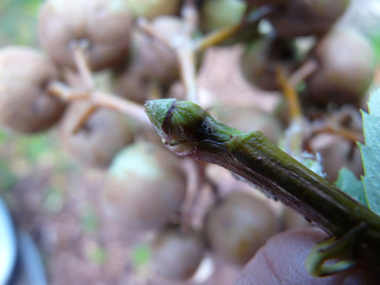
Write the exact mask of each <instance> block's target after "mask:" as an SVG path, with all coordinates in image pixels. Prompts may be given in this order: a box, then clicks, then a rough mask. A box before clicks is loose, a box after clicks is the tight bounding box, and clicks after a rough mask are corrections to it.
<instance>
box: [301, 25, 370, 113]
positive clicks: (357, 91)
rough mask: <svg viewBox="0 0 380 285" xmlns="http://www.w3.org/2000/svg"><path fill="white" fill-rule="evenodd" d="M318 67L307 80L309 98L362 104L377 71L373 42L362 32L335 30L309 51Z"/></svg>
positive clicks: (321, 102) (317, 101) (326, 103)
mask: <svg viewBox="0 0 380 285" xmlns="http://www.w3.org/2000/svg"><path fill="white" fill-rule="evenodd" d="M310 58H312V59H315V60H317V62H318V64H319V68H318V69H317V71H316V72H315V73H314V74H312V75H311V76H310V77H309V78H308V79H307V80H306V93H307V96H308V99H309V100H310V101H311V102H313V103H314V104H318V105H320V106H327V105H328V104H329V103H334V104H336V105H342V104H359V103H360V101H361V99H362V98H363V96H364V95H365V93H366V91H367V89H368V88H369V86H370V84H371V82H372V79H373V76H374V72H375V63H376V62H375V55H374V51H373V49H372V46H371V44H370V43H369V42H368V41H367V40H366V39H365V38H364V37H363V36H361V35H360V34H358V33H357V32H355V31H349V30H342V31H339V30H333V31H331V32H330V33H329V34H327V35H326V36H325V37H323V38H322V39H321V40H320V41H319V42H318V44H317V46H316V47H315V49H314V50H313V51H312V53H311V54H310Z"/></svg>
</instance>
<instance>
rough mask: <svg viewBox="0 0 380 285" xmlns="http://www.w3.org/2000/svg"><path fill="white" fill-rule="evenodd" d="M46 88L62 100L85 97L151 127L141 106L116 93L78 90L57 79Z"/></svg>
mask: <svg viewBox="0 0 380 285" xmlns="http://www.w3.org/2000/svg"><path fill="white" fill-rule="evenodd" d="M48 89H49V92H50V93H52V94H53V95H55V96H57V97H59V98H61V99H63V100H66V101H74V100H83V99H87V100H89V101H90V102H91V103H92V104H93V105H95V106H98V107H104V108H107V109H111V110H114V111H116V112H119V113H121V114H124V115H126V116H129V117H132V118H133V119H135V120H136V121H138V122H139V123H141V124H142V125H143V126H145V127H149V128H151V127H152V125H151V123H150V121H149V119H148V117H147V116H146V114H145V111H144V107H143V106H141V105H139V104H136V103H134V102H131V101H129V100H126V99H123V98H120V97H117V96H116V95H113V94H110V93H106V92H103V91H99V90H94V91H92V92H88V91H87V92H83V91H78V90H75V89H71V88H70V87H69V86H67V85H65V84H64V83H62V82H57V81H55V82H52V83H51V84H50V85H49V87H48Z"/></svg>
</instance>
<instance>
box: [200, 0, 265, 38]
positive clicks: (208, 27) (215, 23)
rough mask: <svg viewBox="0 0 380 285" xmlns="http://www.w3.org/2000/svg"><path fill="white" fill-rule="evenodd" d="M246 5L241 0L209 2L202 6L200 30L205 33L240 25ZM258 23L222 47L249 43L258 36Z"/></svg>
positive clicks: (203, 3) (212, 0)
mask: <svg viewBox="0 0 380 285" xmlns="http://www.w3.org/2000/svg"><path fill="white" fill-rule="evenodd" d="M246 6H247V5H246V4H245V3H243V2H242V1H239V0H208V1H204V2H202V4H201V8H200V11H199V13H200V15H199V16H200V29H201V31H202V32H203V33H211V32H215V31H217V30H220V29H223V28H227V27H231V26H232V25H237V24H239V23H240V22H241V21H242V19H243V17H244V12H245V9H246ZM257 26H258V23H255V24H253V25H251V26H250V27H249V28H248V29H247V30H245V31H241V32H239V33H237V34H236V35H234V36H232V37H231V38H229V39H227V40H225V41H223V42H222V43H221V44H220V45H232V44H235V43H238V42H242V41H243V42H249V41H252V40H253V39H254V38H256V37H257V36H258V32H257Z"/></svg>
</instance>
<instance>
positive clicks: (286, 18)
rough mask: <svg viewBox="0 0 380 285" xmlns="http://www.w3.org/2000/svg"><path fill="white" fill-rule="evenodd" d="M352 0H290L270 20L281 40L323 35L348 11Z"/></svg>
mask: <svg viewBox="0 0 380 285" xmlns="http://www.w3.org/2000/svg"><path fill="white" fill-rule="evenodd" d="M349 1H350V0H335V1H331V0H289V1H287V2H288V3H286V4H285V5H284V6H283V7H282V8H280V9H278V10H277V11H276V12H275V13H272V14H271V15H270V16H269V17H268V19H269V21H270V22H271V24H272V26H273V28H274V30H275V31H276V34H277V36H278V37H280V38H294V37H300V36H310V35H322V34H324V33H326V32H327V31H328V30H329V29H330V28H331V27H332V25H333V24H334V23H335V22H336V21H337V20H338V19H339V17H340V16H341V15H342V14H343V13H344V11H345V10H346V8H347V6H348V4H349Z"/></svg>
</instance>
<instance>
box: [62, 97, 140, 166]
mask: <svg viewBox="0 0 380 285" xmlns="http://www.w3.org/2000/svg"><path fill="white" fill-rule="evenodd" d="M89 108H90V104H89V103H88V102H73V103H71V105H70V107H69V108H68V110H67V112H66V113H65V116H64V119H63V121H62V123H61V126H60V137H61V141H62V142H63V145H64V147H65V148H66V149H67V150H68V151H69V153H71V154H72V155H73V156H74V157H75V158H76V159H78V160H79V161H80V162H81V163H83V164H84V165H87V166H90V167H95V168H106V167H108V166H109V164H110V163H111V161H112V159H113V158H114V157H115V155H116V154H117V153H118V152H119V151H120V150H121V149H122V148H124V147H125V146H126V145H128V144H130V143H131V142H132V141H133V138H134V134H135V133H134V126H133V124H132V123H131V122H130V121H127V119H126V118H125V117H124V116H123V115H121V114H118V113H116V112H114V111H111V110H107V109H98V110H96V111H95V112H94V113H93V114H92V115H91V116H90V117H89V118H88V120H87V121H86V123H85V124H84V126H83V127H82V128H81V129H80V130H79V131H78V132H77V133H75V134H74V133H73V130H74V128H75V127H76V126H77V124H78V122H79V120H80V119H81V118H82V116H83V115H84V114H85V113H86V111H87V110H88V109H89Z"/></svg>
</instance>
